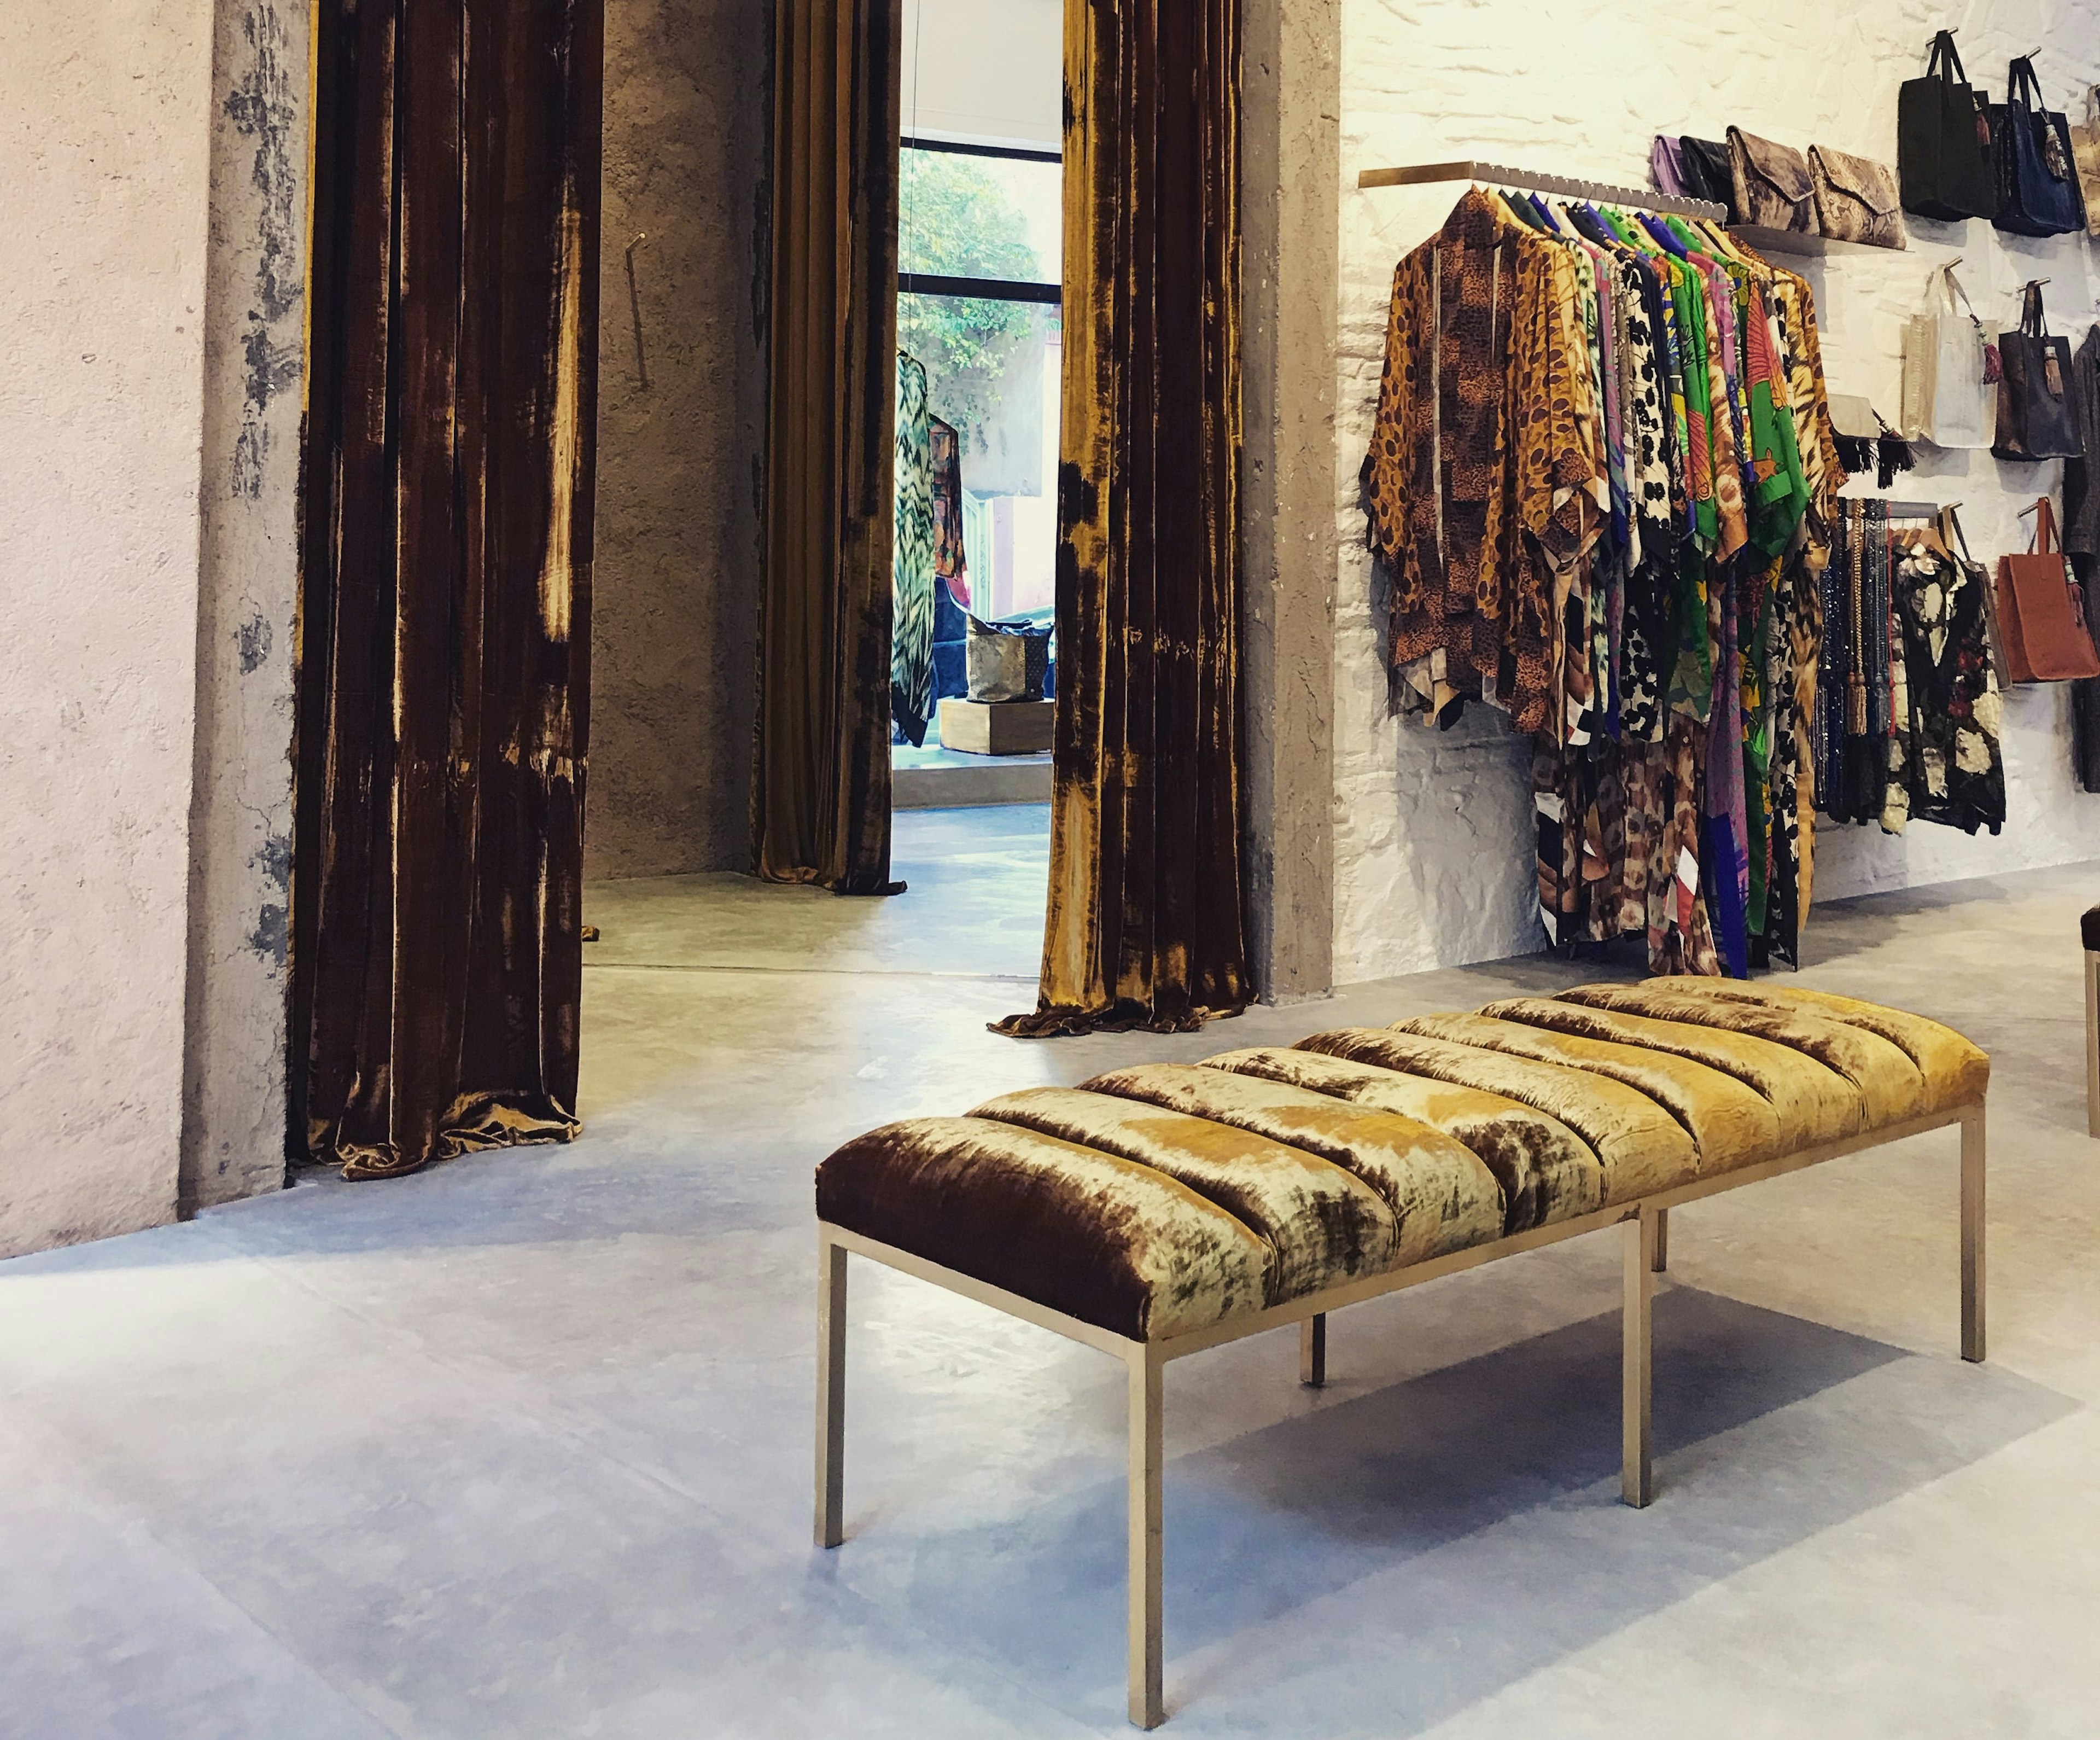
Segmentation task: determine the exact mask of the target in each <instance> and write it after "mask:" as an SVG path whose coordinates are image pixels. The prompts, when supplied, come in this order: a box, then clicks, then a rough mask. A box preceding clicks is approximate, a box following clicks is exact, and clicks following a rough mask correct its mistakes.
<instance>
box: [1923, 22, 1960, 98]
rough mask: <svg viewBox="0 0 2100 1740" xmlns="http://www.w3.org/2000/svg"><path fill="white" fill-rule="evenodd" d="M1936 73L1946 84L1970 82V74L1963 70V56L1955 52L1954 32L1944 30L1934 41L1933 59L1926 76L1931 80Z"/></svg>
mask: <svg viewBox="0 0 2100 1740" xmlns="http://www.w3.org/2000/svg"><path fill="white" fill-rule="evenodd" d="M1935 73H1937V74H1938V75H1939V78H1940V80H1941V82H1943V83H1945V84H1949V85H1965V84H1967V83H1968V82H1969V75H1968V73H1965V71H1963V70H1962V66H1961V55H1958V54H1957V53H1956V52H1955V49H1954V33H1953V32H1952V30H1943V31H1941V32H1940V33H1939V35H1937V36H1935V38H1933V39H1932V58H1931V60H1928V61H1927V62H1926V67H1925V76H1926V77H1927V78H1930V77H1932V76H1933V75H1934V74H1935Z"/></svg>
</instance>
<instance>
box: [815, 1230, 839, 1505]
mask: <svg viewBox="0 0 2100 1740" xmlns="http://www.w3.org/2000/svg"><path fill="white" fill-rule="evenodd" d="M845 1495H846V1248H845V1246H844V1245H842V1244H833V1243H832V1242H831V1240H830V1239H827V1238H826V1237H825V1236H824V1235H823V1234H822V1233H819V1234H818V1235H817V1544H818V1546H819V1547H836V1546H837V1545H838V1543H840V1540H842V1539H845V1527H844V1521H845Z"/></svg>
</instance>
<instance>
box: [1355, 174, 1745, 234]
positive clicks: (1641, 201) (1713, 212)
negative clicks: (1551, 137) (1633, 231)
mask: <svg viewBox="0 0 2100 1740" xmlns="http://www.w3.org/2000/svg"><path fill="white" fill-rule="evenodd" d="M1436 181H1480V182H1489V183H1493V184H1494V185H1495V186H1497V187H1502V188H1528V189H1529V190H1530V191H1531V192H1534V193H1557V194H1559V195H1560V197H1562V198H1563V199H1572V200H1588V201H1591V202H1592V203H1594V204H1597V205H1632V206H1635V207H1638V208H1639V210H1643V211H1667V212H1671V213H1674V214H1675V215H1677V216H1678V217H1680V218H1711V219H1714V220H1715V221H1716V222H1722V221H1724V220H1725V219H1727V215H1728V208H1727V206H1726V205H1719V204H1717V203H1716V202H1715V201H1712V200H1690V199H1683V198H1680V197H1679V196H1677V195H1676V194H1674V193H1658V192H1656V191H1655V189H1654V188H1616V187H1613V186H1612V185H1611V184H1610V183H1608V182H1602V181H1570V180H1568V179H1567V177H1565V176H1564V175H1541V174H1535V173H1534V172H1533V171H1532V170H1528V169H1511V168H1510V167H1509V166H1508V165H1507V164H1504V163H1480V162H1476V161H1472V160H1471V159H1470V158H1469V159H1467V160H1466V161H1463V162H1458V163H1410V164H1407V165H1405V166H1402V167H1401V168H1399V169H1367V170H1363V171H1362V172H1361V173H1360V174H1358V175H1357V186H1358V187H1359V188H1408V187H1414V186H1418V185H1421V184H1423V183H1429V182H1436Z"/></svg>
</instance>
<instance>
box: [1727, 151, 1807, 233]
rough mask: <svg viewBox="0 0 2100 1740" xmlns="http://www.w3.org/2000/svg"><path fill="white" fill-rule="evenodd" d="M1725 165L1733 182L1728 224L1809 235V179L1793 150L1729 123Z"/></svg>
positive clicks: (1803, 163)
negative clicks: (1733, 192)
mask: <svg viewBox="0 0 2100 1740" xmlns="http://www.w3.org/2000/svg"><path fill="white" fill-rule="evenodd" d="M1728 166H1729V170H1730V172H1731V174H1732V176H1733V178H1734V182H1735V196H1734V198H1733V199H1732V201H1731V202H1730V205H1731V212H1732V219H1733V221H1734V222H1736V223H1749V224H1754V225H1755V226H1756V227H1758V228H1759V229H1766V230H1795V231H1799V232H1802V233H1804V234H1807V235H1811V236H1812V235H1814V234H1815V181H1814V179H1813V178H1812V177H1811V175H1810V174H1809V173H1808V160H1807V158H1806V157H1802V154H1801V153H1800V152H1798V151H1796V150H1794V149H1793V148H1792V147H1791V146H1788V145H1776V144H1773V143H1772V142H1771V140H1770V139H1759V138H1758V136H1757V135H1755V134H1754V133H1745V131H1744V130H1742V129H1741V128H1740V127H1731V128H1729V129H1728Z"/></svg>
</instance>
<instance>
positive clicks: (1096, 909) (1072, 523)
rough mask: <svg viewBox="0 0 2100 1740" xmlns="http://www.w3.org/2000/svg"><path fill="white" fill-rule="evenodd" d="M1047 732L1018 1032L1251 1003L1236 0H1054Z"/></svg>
mask: <svg viewBox="0 0 2100 1740" xmlns="http://www.w3.org/2000/svg"><path fill="white" fill-rule="evenodd" d="M1239 91H1240V34H1239V5H1238V0H1066V5H1065V333H1064V356H1065V375H1064V382H1065V400H1064V407H1065V408H1064V436H1063V448H1064V453H1063V463H1062V465H1061V468H1060V476H1059V480H1058V534H1059V544H1058V552H1057V649H1058V651H1057V753H1056V757H1055V760H1056V770H1055V772H1056V784H1055V788H1054V793H1055V795H1054V807H1053V810H1052V836H1051V849H1050V850H1051V859H1050V910H1049V916H1048V930H1047V934H1046V935H1045V937H1044V940H1043V985H1042V995H1041V1001H1040V1005H1039V1008H1038V1009H1037V1011H1036V1013H1035V1014H1032V1015H1023V1016H1017V1017H1015V1018H1013V1019H1012V1020H1011V1021H1008V1022H1004V1024H1003V1025H1002V1027H1001V1030H1000V1031H1004V1032H1008V1033H1012V1034H1016V1035H1020V1036H1042V1035H1047V1034H1055V1033H1078V1032H1084V1031H1088V1030H1090V1029H1094V1028H1130V1027H1148V1028H1152V1029H1154V1030H1158V1031H1181V1030H1185V1029H1188V1028H1190V1027H1197V1026H1199V1025H1201V1023H1202V1022H1203V1021H1204V1020H1205V1019H1206V1018H1210V1017H1212V1016H1216V1015H1231V1014H1238V1013H1239V1012H1240V1011H1241V1010H1242V1009H1245V1008H1246V1005H1247V1002H1248V1000H1249V996H1250V992H1249V987H1248V984H1247V969H1246V941H1245V930H1244V926H1243V924H1242V907H1241V886H1240V801H1239V722H1238V692H1237V691H1238V665H1239V655H1238V647H1237V610H1238V601H1239V457H1240V289H1239V270H1240V231H1239Z"/></svg>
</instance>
